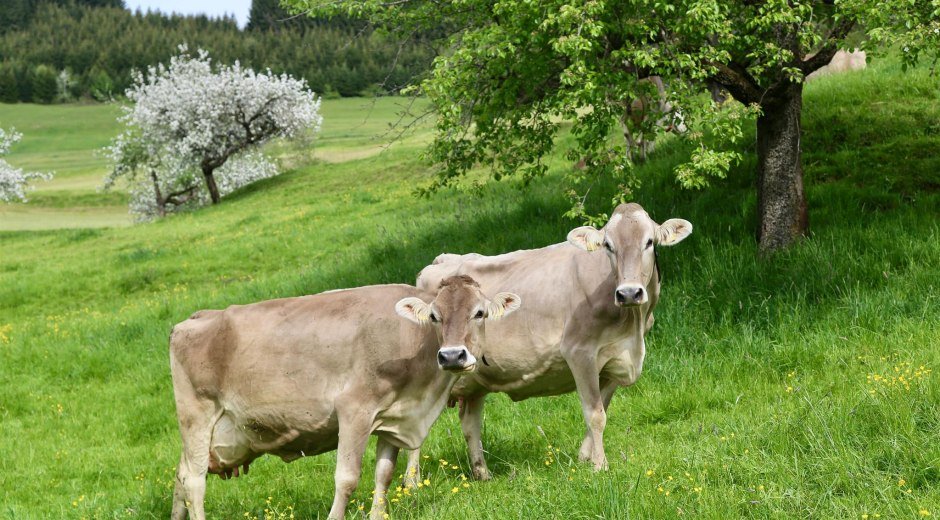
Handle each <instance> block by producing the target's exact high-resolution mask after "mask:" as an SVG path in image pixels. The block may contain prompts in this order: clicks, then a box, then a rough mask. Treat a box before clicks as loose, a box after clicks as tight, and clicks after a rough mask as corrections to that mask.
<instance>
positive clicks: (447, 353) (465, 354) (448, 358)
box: [437, 345, 477, 372]
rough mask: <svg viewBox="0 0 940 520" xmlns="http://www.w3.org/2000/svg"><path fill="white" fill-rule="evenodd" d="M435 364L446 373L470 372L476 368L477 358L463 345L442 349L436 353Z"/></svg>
mask: <svg viewBox="0 0 940 520" xmlns="http://www.w3.org/2000/svg"><path fill="white" fill-rule="evenodd" d="M437 364H438V366H439V367H441V370H447V371H448V372H470V371H472V370H473V369H474V368H476V365H477V358H475V357H473V354H471V353H470V351H469V350H467V347H465V346H463V345H460V346H457V347H442V348H441V349H440V350H438V351H437Z"/></svg>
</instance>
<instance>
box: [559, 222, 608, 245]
mask: <svg viewBox="0 0 940 520" xmlns="http://www.w3.org/2000/svg"><path fill="white" fill-rule="evenodd" d="M568 242H571V244H572V245H574V246H575V247H577V248H579V249H583V250H585V251H594V250H595V249H597V248H599V247H601V244H602V243H603V242H604V232H603V231H598V230H597V229H595V228H594V227H592V226H581V227H579V228H574V229H572V230H571V232H570V233H568Z"/></svg>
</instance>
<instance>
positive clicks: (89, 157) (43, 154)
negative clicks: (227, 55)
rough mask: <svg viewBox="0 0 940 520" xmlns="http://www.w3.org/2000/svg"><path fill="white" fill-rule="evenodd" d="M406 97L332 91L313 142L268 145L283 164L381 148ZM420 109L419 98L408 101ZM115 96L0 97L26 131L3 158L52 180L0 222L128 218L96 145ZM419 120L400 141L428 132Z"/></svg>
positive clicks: (108, 130) (0, 213) (23, 224)
mask: <svg viewBox="0 0 940 520" xmlns="http://www.w3.org/2000/svg"><path fill="white" fill-rule="evenodd" d="M409 103H410V100H407V99H397V98H380V99H377V100H370V99H361V98H357V99H336V100H328V101H326V102H325V103H324V104H323V115H324V118H325V123H324V124H323V129H322V132H321V133H320V135H319V136H318V137H317V138H316V140H315V141H314V142H313V143H312V144H310V145H306V144H305V145H289V146H288V145H278V144H273V145H272V146H271V147H270V148H271V150H270V151H271V152H272V153H273V154H274V155H275V156H277V157H278V158H279V159H280V161H281V164H282V166H283V167H285V168H291V167H295V166H297V165H306V164H309V163H310V162H311V161H313V160H321V161H326V162H342V161H348V160H353V159H361V158H364V157H369V156H372V155H375V154H377V153H379V152H381V151H382V150H383V149H384V148H385V146H386V144H387V141H386V140H383V139H382V137H383V136H386V135H389V136H390V135H392V134H388V131H389V124H390V123H391V122H393V121H395V120H396V119H397V113H398V112H399V111H400V110H401V109H402V108H404V107H406V106H408V105H409ZM411 108H412V109H413V110H415V111H420V110H422V109H423V104H422V103H420V102H418V103H417V104H416V105H415V106H413V107H411ZM120 113H121V110H120V107H119V106H118V105H116V104H110V105H106V104H88V105H54V106H49V105H31V104H16V105H10V104H3V103H0V127H3V128H6V129H9V128H11V127H12V128H16V130H17V131H19V132H20V133H22V134H23V139H22V140H21V141H20V142H19V143H18V144H17V145H15V146H14V147H13V149H12V151H11V153H10V155H9V156H8V157H6V159H7V160H8V161H9V162H10V163H11V164H13V165H14V166H17V167H20V168H23V169H24V170H26V171H43V172H54V173H55V177H54V178H53V180H52V181H50V182H38V183H36V184H35V188H36V189H35V190H34V191H31V192H30V193H29V195H28V196H29V200H30V202H29V204H0V230H8V231H9V230H38V229H59V228H99V227H114V226H128V225H130V224H131V223H132V222H133V219H132V218H131V216H130V215H129V214H128V212H127V197H126V195H125V194H123V193H120V192H109V193H100V192H99V191H98V188H99V187H100V186H101V183H102V180H103V179H104V177H105V176H106V175H107V173H108V167H109V165H108V162H107V159H106V158H105V157H104V156H103V155H102V154H101V153H100V150H101V149H102V148H103V147H104V146H107V145H108V143H109V142H110V141H111V139H112V138H113V137H114V136H115V135H117V133H118V132H120V125H119V124H118V122H117V117H118V116H119V115H120ZM427 130H428V128H427V126H426V125H419V126H418V127H417V128H415V129H414V131H413V132H410V133H409V134H408V135H407V136H403V142H404V143H410V144H416V143H420V142H423V141H424V140H426V139H427V136H428V131H427Z"/></svg>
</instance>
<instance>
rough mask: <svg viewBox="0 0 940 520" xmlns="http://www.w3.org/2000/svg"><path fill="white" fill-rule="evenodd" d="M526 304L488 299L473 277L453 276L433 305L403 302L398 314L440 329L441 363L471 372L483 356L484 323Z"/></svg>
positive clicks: (511, 297)
mask: <svg viewBox="0 0 940 520" xmlns="http://www.w3.org/2000/svg"><path fill="white" fill-rule="evenodd" d="M521 302H522V300H521V298H519V296H518V295H516V294H513V293H508V292H501V293H499V294H497V295H496V296H494V297H493V299H492V300H489V299H487V298H486V296H484V295H483V292H482V291H481V290H480V284H478V283H477V282H476V281H475V280H474V279H473V278H470V277H469V276H466V275H462V276H451V277H450V278H445V279H444V280H443V281H442V282H441V285H440V288H439V290H438V293H437V297H436V298H434V301H432V302H431V303H426V302H425V301H424V300H422V299H420V298H415V297H408V298H403V299H401V300H400V301H399V302H398V303H397V304H395V310H396V311H397V312H398V314H399V315H401V316H402V317H404V318H407V319H409V320H411V321H413V322H415V323H418V324H426V323H431V324H432V325H434V326H435V327H438V328H439V331H440V333H439V336H440V338H441V342H440V345H441V346H440V349H439V350H438V351H437V363H438V366H440V368H441V369H443V370H447V371H452V372H470V371H472V370H474V369H475V368H476V363H477V356H480V355H481V354H480V352H479V348H480V347H479V345H480V342H479V340H478V338H479V335H480V331H481V330H482V328H483V323H484V320H498V319H500V318H502V317H503V316H506V315H507V314H509V313H511V312H513V311H515V310H516V309H518V308H519V304H520V303H521Z"/></svg>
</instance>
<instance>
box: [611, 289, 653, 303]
mask: <svg viewBox="0 0 940 520" xmlns="http://www.w3.org/2000/svg"><path fill="white" fill-rule="evenodd" d="M648 301H649V295H648V294H647V292H646V289H644V288H643V286H642V285H628V284H624V285H621V286H620V287H617V290H616V291H614V302H615V303H616V304H617V305H619V306H621V307H626V306H633V305H643V304H644V303H646V302H648Z"/></svg>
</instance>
